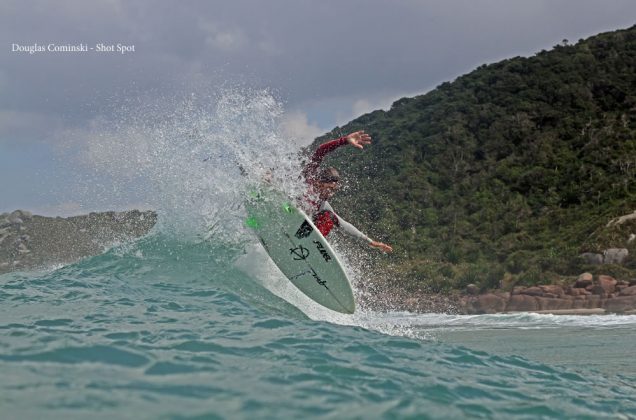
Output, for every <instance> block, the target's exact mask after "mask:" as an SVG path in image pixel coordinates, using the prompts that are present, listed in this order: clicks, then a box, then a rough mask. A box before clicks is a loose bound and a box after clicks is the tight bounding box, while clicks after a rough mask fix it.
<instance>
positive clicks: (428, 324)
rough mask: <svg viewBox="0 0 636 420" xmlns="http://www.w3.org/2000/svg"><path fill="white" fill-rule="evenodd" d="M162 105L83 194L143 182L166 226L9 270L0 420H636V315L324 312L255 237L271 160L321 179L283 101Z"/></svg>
mask: <svg viewBox="0 0 636 420" xmlns="http://www.w3.org/2000/svg"><path fill="white" fill-rule="evenodd" d="M162 106H164V105H162ZM162 106H157V107H155V106H149V107H146V108H144V107H131V108H134V109H136V111H134V112H131V111H129V110H124V111H125V112H124V111H122V114H123V115H125V117H123V118H122V120H121V121H117V122H116V124H114V123H108V122H107V123H105V124H103V126H100V125H96V126H95V128H94V129H95V130H96V132H94V133H91V135H89V136H88V138H87V140H86V142H85V143H78V144H77V145H76V147H78V158H81V159H85V161H84V162H85V163H87V165H88V166H90V167H91V168H94V169H95V171H97V172H96V174H95V177H94V178H89V179H86V182H85V184H83V185H79V186H75V188H79V189H81V188H85V189H86V190H87V191H88V190H91V189H92V190H93V191H98V193H99V194H100V198H101V199H102V200H103V203H104V205H107V203H109V202H116V201H117V199H118V198H120V197H118V196H117V194H119V192H122V191H126V190H127V189H129V188H130V186H131V185H134V186H135V189H136V191H137V192H138V193H139V194H140V195H143V196H144V197H145V200H147V201H146V202H147V203H148V204H149V205H151V206H152V207H153V208H155V209H157V211H158V212H159V215H160V218H159V223H158V225H157V226H156V227H155V229H154V230H153V232H151V234H150V235H149V236H147V237H145V238H142V239H139V240H137V241H134V242H130V243H122V244H116V245H114V246H112V247H111V248H110V249H108V250H107V251H106V252H105V253H103V254H102V255H98V256H95V257H91V258H86V259H84V260H82V261H80V262H77V263H74V264H70V265H66V266H59V267H46V268H43V269H42V270H40V271H34V272H28V273H24V272H23V273H10V274H5V275H2V276H0V418H1V419H21V420H24V419H41V418H47V419H48V418H53V419H56V418H61V419H76V418H77V419H85V418H91V419H99V418H104V419H106V418H107V419H112V418H118V419H194V418H196V419H216V418H228V419H241V418H250V419H251V418H272V419H274V418H275V419H280V418H332V419H342V418H364V419H367V418H387V419H392V418H418V419H419V418H433V419H436V418H440V419H457V418H501V419H515V418H527V419H535V418H568V419H569V418H577V419H578V418H590V419H597V418H611V419H617V418H618V419H628V418H636V386H635V385H634V384H635V383H636V364H635V363H634V349H636V334H635V332H636V316H618V315H608V316H561V317H557V316H550V315H534V314H514V315H482V316H459V315H453V314H411V313H398V312H378V311H374V310H373V305H372V304H371V305H370V307H368V308H364V307H363V308H358V310H357V312H356V313H355V314H354V315H351V316H347V315H341V314H336V313H333V312H330V311H329V310H326V309H323V308H321V307H319V306H317V305H315V304H313V303H312V302H311V301H309V300H308V299H307V298H305V297H304V296H303V295H302V294H300V293H299V292H298V291H297V290H296V289H294V287H293V286H292V285H291V284H290V283H289V282H288V281H287V280H286V279H285V278H284V277H283V276H282V275H281V274H280V273H279V272H278V271H277V269H276V268H275V267H274V266H273V265H272V263H271V262H270V261H269V260H268V258H267V256H266V255H265V254H264V252H263V250H262V249H261V247H260V245H258V242H257V240H256V238H255V237H254V236H253V235H251V234H250V232H249V230H247V229H246V228H245V226H244V220H245V214H244V211H243V209H242V205H241V203H242V202H243V200H244V197H245V196H246V191H247V190H248V189H249V186H250V185H253V184H254V183H255V182H258V181H259V179H260V178H262V177H263V176H264V175H266V174H268V173H269V171H271V170H272V169H271V168H274V169H275V171H274V174H273V178H274V182H276V183H277V185H278V186H279V187H280V188H281V189H282V190H285V191H286V192H288V193H290V194H294V193H297V192H298V191H299V189H300V188H301V187H302V185H299V184H298V182H297V176H295V174H297V171H298V169H299V168H298V163H297V160H296V159H295V158H294V157H293V156H290V155H289V151H290V147H289V144H290V139H289V138H286V137H285V136H284V135H282V134H281V130H280V118H281V115H283V114H284V113H283V110H282V105H281V103H280V101H278V100H276V99H275V98H274V97H273V96H272V95H271V93H268V92H262V91H249V90H248V91H245V90H240V89H239V90H236V89H234V90H232V89H231V90H229V91H226V92H221V93H219V94H218V95H215V96H214V98H213V99H210V98H208V97H205V98H203V99H201V100H200V101H199V100H193V99H192V98H188V99H187V100H184V101H177V102H176V103H175V104H172V106H168V109H167V110H166V109H164V108H162ZM96 139H97V140H96ZM105 142H106V143H105ZM78 164H79V163H78ZM241 168H242V170H240V169H241ZM104 177H108V179H109V182H108V185H107V188H104V189H100V184H99V182H97V180H99V179H102V180H103V179H104ZM336 250H337V251H339V252H341V254H342V256H343V258H344V260H345V261H346V263H347V266H348V267H347V268H348V270H349V272H350V273H351V277H352V279H353V282H354V286H355V285H356V284H358V283H359V282H360V281H361V280H360V279H366V275H365V268H364V267H360V266H358V265H356V264H355V261H356V255H355V252H356V251H355V250H353V251H352V250H347V249H340V248H338V247H336ZM354 288H355V289H356V291H357V293H360V292H359V289H360V288H358V287H357V286H356V287H354ZM370 301H371V303H372V302H373V299H370Z"/></svg>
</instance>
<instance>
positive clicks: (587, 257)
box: [579, 252, 603, 265]
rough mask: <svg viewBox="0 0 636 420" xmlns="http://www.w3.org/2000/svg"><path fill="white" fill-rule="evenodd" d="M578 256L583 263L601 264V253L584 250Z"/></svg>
mask: <svg viewBox="0 0 636 420" xmlns="http://www.w3.org/2000/svg"><path fill="white" fill-rule="evenodd" d="M579 258H581V259H582V260H583V262H584V263H585V264H590V265H601V264H603V255H601V254H595V253H593V252H584V253H582V254H581V255H579Z"/></svg>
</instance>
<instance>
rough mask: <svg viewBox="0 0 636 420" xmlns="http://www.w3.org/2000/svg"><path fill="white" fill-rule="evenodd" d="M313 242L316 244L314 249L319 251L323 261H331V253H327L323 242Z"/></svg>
mask: <svg viewBox="0 0 636 420" xmlns="http://www.w3.org/2000/svg"><path fill="white" fill-rule="evenodd" d="M314 243H315V244H316V249H317V250H318V252H320V255H322V258H323V259H324V260H325V262H329V261H331V255H329V253H328V252H327V250H326V249H325V247H324V246H323V244H321V243H320V241H314Z"/></svg>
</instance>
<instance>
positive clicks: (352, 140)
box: [346, 130, 371, 149]
mask: <svg viewBox="0 0 636 420" xmlns="http://www.w3.org/2000/svg"><path fill="white" fill-rule="evenodd" d="M346 139H347V143H349V144H350V145H352V146H353V147H355V148H357V149H363V148H364V146H366V145H367V144H371V136H370V135H368V134H367V133H365V132H364V130H361V131H356V132H355V133H351V134H347V136H346Z"/></svg>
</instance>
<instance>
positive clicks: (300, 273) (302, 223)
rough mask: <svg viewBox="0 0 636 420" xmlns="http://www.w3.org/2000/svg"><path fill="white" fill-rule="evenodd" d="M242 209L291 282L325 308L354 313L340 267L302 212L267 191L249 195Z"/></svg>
mask: <svg viewBox="0 0 636 420" xmlns="http://www.w3.org/2000/svg"><path fill="white" fill-rule="evenodd" d="M245 206H246V209H247V213H248V219H247V225H248V226H249V227H251V228H252V229H253V230H254V232H255V233H256V236H258V238H259V240H260V241H261V244H262V245H263V247H264V248H265V251H266V252H267V254H268V255H269V257H270V258H271V259H272V261H274V263H275V264H276V266H277V267H278V268H279V269H280V271H282V273H283V274H284V275H285V277H287V278H288V279H289V281H290V282H292V283H293V284H294V285H295V286H296V287H297V288H298V289H299V290H300V291H301V292H303V293H304V294H305V295H307V296H308V297H309V298H310V299H312V300H313V301H315V302H317V303H319V304H320V305H322V306H324V307H326V308H329V309H331V310H333V311H336V312H341V313H345V314H352V313H354V311H355V301H354V298H353V290H352V289H351V284H350V282H349V279H348V278H347V275H346V273H345V271H344V269H343V267H342V263H341V262H340V260H339V259H338V257H337V256H336V253H335V252H334V250H333V249H332V248H331V246H330V245H329V243H328V242H327V240H326V239H325V237H324V236H322V234H321V233H320V231H319V230H318V229H317V228H316V226H314V224H313V223H312V222H311V220H310V219H309V218H308V217H307V215H306V214H305V213H304V212H303V211H302V210H300V209H298V208H296V207H295V206H293V205H292V204H291V202H290V200H289V199H287V198H286V197H285V195H284V194H281V193H280V192H277V191H275V190H274V189H272V188H269V187H266V188H262V189H259V190H255V191H254V192H252V193H251V194H250V197H249V199H248V200H247V202H246V205H245Z"/></svg>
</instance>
